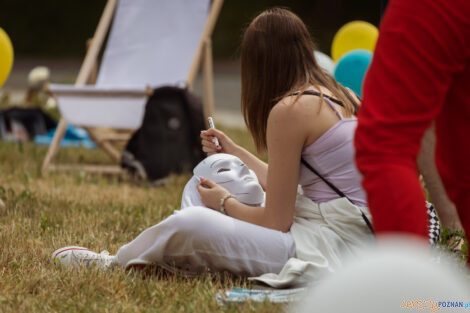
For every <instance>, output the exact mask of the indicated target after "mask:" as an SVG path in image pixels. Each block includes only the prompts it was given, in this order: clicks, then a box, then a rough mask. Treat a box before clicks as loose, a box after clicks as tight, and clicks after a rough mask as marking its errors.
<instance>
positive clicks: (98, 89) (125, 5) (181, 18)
mask: <svg viewBox="0 0 470 313" xmlns="http://www.w3.org/2000/svg"><path fill="white" fill-rule="evenodd" d="M222 2H223V0H213V1H212V2H211V1H210V0H119V1H118V0H108V3H107V5H106V7H105V10H104V12H103V15H102V17H101V20H100V23H99V24H98V28H97V30H96V32H95V35H94V37H93V40H92V43H91V46H90V47H89V49H88V52H87V55H86V57H85V60H84V62H83V64H82V67H81V69H80V72H79V75H78V77H77V81H76V83H75V85H50V87H49V89H50V91H51V92H52V93H53V94H54V96H55V97H56V99H57V101H58V105H59V109H60V112H61V114H62V119H61V121H60V122H59V126H58V127H57V131H56V133H55V135H54V139H53V141H52V144H51V146H50V147H49V151H48V154H47V155H46V158H45V160H44V163H43V170H46V171H47V170H54V169H73V168H76V166H71V165H54V164H51V162H52V160H53V158H54V156H55V154H56V152H57V150H58V149H59V143H60V140H61V139H62V137H63V135H64V133H65V129H66V125H67V123H71V124H73V125H76V126H83V127H86V128H87V130H89V132H90V135H91V137H92V138H93V139H94V140H95V141H97V142H98V144H99V145H100V147H101V148H103V149H104V150H105V151H106V152H107V153H108V154H109V155H110V156H111V157H112V158H113V159H114V160H115V161H119V160H120V152H119V151H118V150H117V149H116V148H114V146H113V145H111V144H110V141H112V140H120V139H121V140H122V139H126V138H128V137H129V136H123V135H116V134H112V135H108V136H105V135H100V134H99V133H98V132H97V131H96V129H95V130H94V129H93V128H94V127H106V128H116V129H132V130H134V129H136V128H138V127H139V126H140V125H141V122H142V119H143V115H144V109H145V103H146V100H147V97H148V96H149V92H148V90H151V89H153V88H156V87H159V86H163V85H174V86H187V87H191V86H192V84H193V82H194V79H195V77H196V74H197V72H198V69H199V66H200V64H201V60H202V59H204V68H203V70H204V102H205V108H204V109H205V114H211V111H212V107H213V96H212V52H211V42H210V37H211V34H212V31H213V28H214V26H215V22H216V20H217V17H218V14H219V12H220V9H221V6H222ZM111 20H112V21H113V22H112V27H111V30H110V31H109V36H108V40H107V45H106V48H105V50H104V53H103V57H102V62H101V66H100V69H99V73H98V77H97V80H96V84H95V85H86V82H87V81H88V79H89V77H90V74H91V72H92V69H93V65H94V64H95V62H96V60H97V57H98V55H99V52H100V49H101V46H102V43H103V41H104V39H105V37H106V34H107V33H108V29H109V25H110V24H111ZM79 168H80V169H85V170H92V171H101V172H119V171H120V168H119V167H118V166H112V167H110V166H80V167H79Z"/></svg>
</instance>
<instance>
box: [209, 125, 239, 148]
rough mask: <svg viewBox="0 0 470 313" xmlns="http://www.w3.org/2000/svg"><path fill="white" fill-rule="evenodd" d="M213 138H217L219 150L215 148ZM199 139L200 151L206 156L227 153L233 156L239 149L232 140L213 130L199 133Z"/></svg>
mask: <svg viewBox="0 0 470 313" xmlns="http://www.w3.org/2000/svg"><path fill="white" fill-rule="evenodd" d="M214 137H217V139H218V140H219V145H220V147H219V148H217V147H216V146H215V143H214ZM201 139H202V140H201V144H202V151H204V152H205V153H207V155H212V154H215V153H228V154H232V155H235V151H236V150H237V149H238V148H239V147H238V145H236V144H235V143H234V142H233V141H232V139H230V138H229V137H228V136H227V135H225V134H224V133H223V132H221V131H220V130H218V129H215V128H209V129H208V130H203V131H201Z"/></svg>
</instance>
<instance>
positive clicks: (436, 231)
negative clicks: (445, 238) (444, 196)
mask: <svg viewBox="0 0 470 313" xmlns="http://www.w3.org/2000/svg"><path fill="white" fill-rule="evenodd" d="M426 207H427V209H428V211H427V212H428V220H429V243H430V244H431V246H435V245H437V243H438V242H439V236H440V234H441V226H440V224H439V218H438V217H437V214H436V210H435V209H434V206H433V205H432V203H430V202H426Z"/></svg>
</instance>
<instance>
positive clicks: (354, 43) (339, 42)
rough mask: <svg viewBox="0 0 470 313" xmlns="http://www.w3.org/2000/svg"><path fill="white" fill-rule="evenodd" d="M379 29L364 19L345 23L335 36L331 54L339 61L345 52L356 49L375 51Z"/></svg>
mask: <svg viewBox="0 0 470 313" xmlns="http://www.w3.org/2000/svg"><path fill="white" fill-rule="evenodd" d="M378 36H379V31H378V30H377V27H375V26H374V25H372V24H370V23H368V22H364V21H353V22H349V23H347V24H344V25H343V26H342V27H341V28H340V29H339V30H338V32H337V33H336V34H335V37H334V38H333V43H332V45H331V56H332V57H333V60H334V61H335V62H337V61H338V60H339V59H340V58H341V56H343V54H345V53H346V52H349V51H351V50H354V49H365V50H369V51H371V52H374V48H375V43H376V42H377V37H378Z"/></svg>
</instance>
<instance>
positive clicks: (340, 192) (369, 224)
mask: <svg viewBox="0 0 470 313" xmlns="http://www.w3.org/2000/svg"><path fill="white" fill-rule="evenodd" d="M300 161H301V162H302V164H303V165H305V166H306V167H307V168H308V169H309V170H310V171H312V172H313V173H314V174H315V175H317V176H318V177H320V179H321V180H323V182H324V183H325V184H327V185H328V186H329V187H330V188H331V189H333V190H334V192H336V194H338V196H340V197H341V198H343V197H344V198H346V199H348V201H349V202H351V203H352V201H351V199H349V198H348V197H347V196H346V195H345V194H344V193H343V192H342V191H341V190H339V189H338V188H337V187H336V186H335V185H333V184H332V183H331V182H330V181H328V180H327V179H326V178H325V177H323V176H322V175H320V173H318V171H317V170H316V169H314V168H313V167H312V166H311V165H310V164H309V163H308V162H307V161H305V159H304V158H301V159H300ZM359 211H361V215H362V219H363V220H364V222H365V223H366V224H367V227H369V229H370V231H371V233H372V234H375V232H374V228H373V227H372V223H371V222H370V220H369V219H368V218H367V216H366V215H365V214H364V212H362V210H359Z"/></svg>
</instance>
